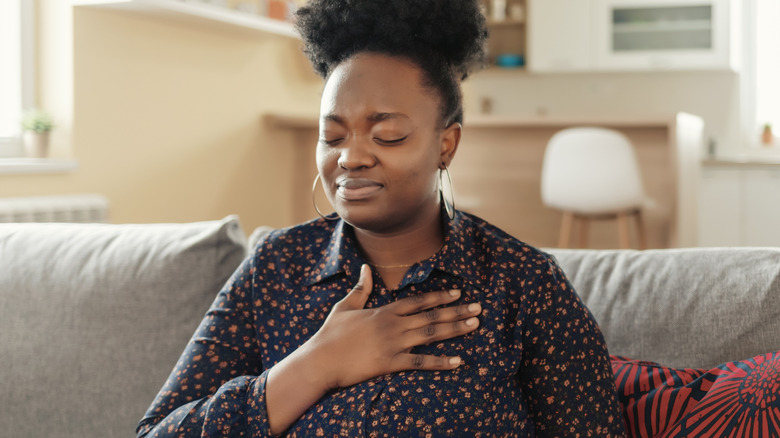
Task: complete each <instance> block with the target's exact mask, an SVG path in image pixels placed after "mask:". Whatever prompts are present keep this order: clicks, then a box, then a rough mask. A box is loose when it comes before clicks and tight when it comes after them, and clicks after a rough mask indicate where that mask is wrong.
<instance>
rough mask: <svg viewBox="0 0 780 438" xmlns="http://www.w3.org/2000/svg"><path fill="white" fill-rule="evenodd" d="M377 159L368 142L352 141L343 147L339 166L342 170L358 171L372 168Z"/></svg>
mask: <svg viewBox="0 0 780 438" xmlns="http://www.w3.org/2000/svg"><path fill="white" fill-rule="evenodd" d="M375 163H376V157H374V155H373V153H371V147H370V145H369V144H368V142H366V141H363V140H362V139H354V138H353V139H350V140H348V141H346V142H345V144H343V145H342V147H341V154H340V155H339V160H338V164H339V167H341V168H342V169H347V170H356V169H361V168H369V167H372V166H373V165H374V164H375Z"/></svg>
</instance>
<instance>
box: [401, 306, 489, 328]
mask: <svg viewBox="0 0 780 438" xmlns="http://www.w3.org/2000/svg"><path fill="white" fill-rule="evenodd" d="M481 312H482V306H481V305H480V304H479V303H471V304H466V303H458V305H456V306H450V307H444V308H441V307H434V308H433V309H428V310H423V311H422V312H420V313H415V314H413V315H409V316H406V317H404V319H405V320H406V321H405V322H404V323H405V327H406V328H407V329H408V330H413V329H417V328H421V327H424V326H426V325H429V324H432V323H442V322H453V321H460V320H464V319H468V318H470V317H472V316H478V315H479V314H480V313H481Z"/></svg>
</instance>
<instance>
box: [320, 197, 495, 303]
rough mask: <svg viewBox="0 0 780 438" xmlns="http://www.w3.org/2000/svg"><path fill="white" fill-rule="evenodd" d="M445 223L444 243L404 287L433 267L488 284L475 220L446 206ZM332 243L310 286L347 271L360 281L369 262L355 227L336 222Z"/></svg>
mask: <svg viewBox="0 0 780 438" xmlns="http://www.w3.org/2000/svg"><path fill="white" fill-rule="evenodd" d="M441 217H442V225H443V227H444V245H443V246H442V248H441V249H440V250H439V251H438V252H437V253H436V254H435V255H434V256H433V257H431V258H429V259H428V260H425V261H423V262H421V263H420V266H419V267H418V268H417V271H416V272H417V274H418V275H416V276H414V277H408V278H406V279H404V280H403V281H402V284H401V287H403V286H405V285H406V284H408V283H409V282H419V281H423V280H425V279H427V278H428V275H430V273H431V271H432V270H433V269H438V270H440V271H443V272H447V273H449V274H452V275H455V276H457V277H461V278H463V279H464V280H466V281H468V282H469V283H471V284H472V285H474V286H476V287H478V288H484V287H485V286H486V284H485V280H486V279H487V275H485V272H484V271H486V269H487V268H488V267H487V266H484V261H483V260H477V255H476V253H475V251H474V243H475V242H474V230H475V227H474V223H473V219H472V218H471V217H470V216H469V215H467V214H465V213H463V212H460V211H458V210H455V214H454V215H453V218H451V219H450V217H449V216H448V215H447V213H446V211H445V210H444V209H442V214H441ZM334 223H335V226H334V227H333V231H332V232H331V236H330V242H329V243H328V245H327V248H326V249H325V251H324V252H323V255H322V257H321V258H320V260H319V262H318V263H317V267H316V268H315V269H313V270H312V272H311V274H310V276H309V278H308V279H307V280H306V283H307V284H308V285H312V284H315V283H318V282H320V281H322V280H325V279H327V278H329V277H332V276H334V275H336V274H338V273H344V274H345V275H346V276H347V277H349V278H350V279H351V281H352V282H353V283H354V282H357V280H358V277H359V275H360V266H361V265H362V264H363V263H366V261H365V260H364V258H363V257H362V256H361V254H360V251H359V250H358V246H357V241H356V238H355V233H354V230H353V229H352V226H350V225H349V224H347V223H346V222H344V220H343V219H339V220H338V222H334Z"/></svg>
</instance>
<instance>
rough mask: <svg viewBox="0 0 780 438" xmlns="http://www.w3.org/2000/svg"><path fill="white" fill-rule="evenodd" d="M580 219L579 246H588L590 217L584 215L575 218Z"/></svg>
mask: <svg viewBox="0 0 780 438" xmlns="http://www.w3.org/2000/svg"><path fill="white" fill-rule="evenodd" d="M577 220H579V221H580V248H587V247H588V227H589V225H590V219H588V218H587V217H585V216H580V217H578V218H577Z"/></svg>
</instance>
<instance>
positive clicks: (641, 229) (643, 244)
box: [634, 210, 647, 251]
mask: <svg viewBox="0 0 780 438" xmlns="http://www.w3.org/2000/svg"><path fill="white" fill-rule="evenodd" d="M634 217H636V232H637V235H638V237H639V249H640V250H643V251H644V250H646V249H647V236H646V235H645V224H644V221H643V220H642V210H637V211H636V213H634Z"/></svg>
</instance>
